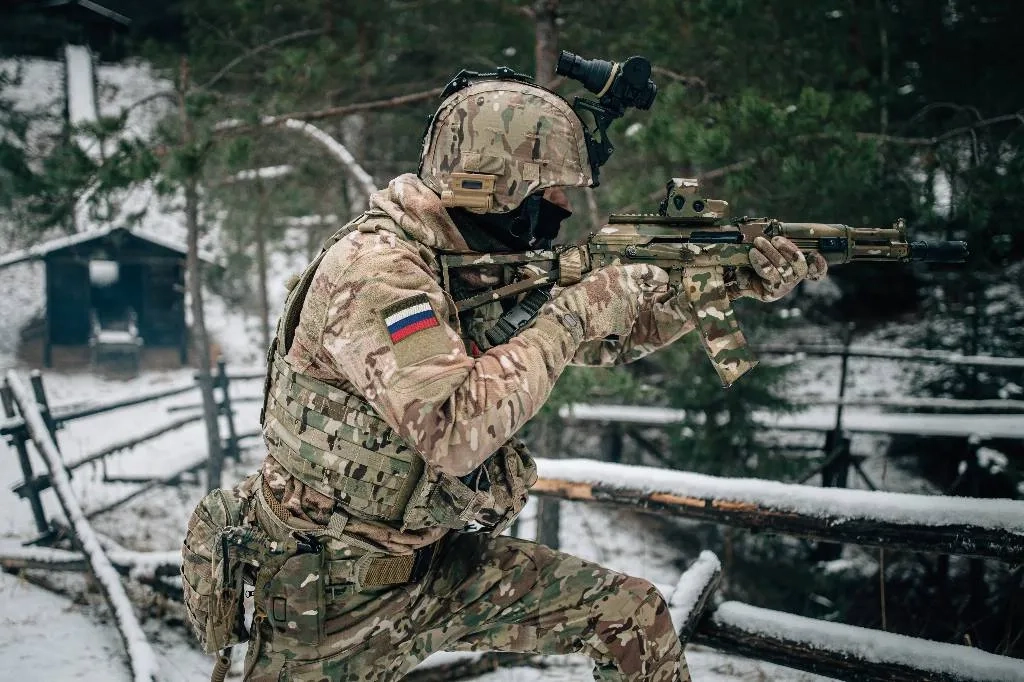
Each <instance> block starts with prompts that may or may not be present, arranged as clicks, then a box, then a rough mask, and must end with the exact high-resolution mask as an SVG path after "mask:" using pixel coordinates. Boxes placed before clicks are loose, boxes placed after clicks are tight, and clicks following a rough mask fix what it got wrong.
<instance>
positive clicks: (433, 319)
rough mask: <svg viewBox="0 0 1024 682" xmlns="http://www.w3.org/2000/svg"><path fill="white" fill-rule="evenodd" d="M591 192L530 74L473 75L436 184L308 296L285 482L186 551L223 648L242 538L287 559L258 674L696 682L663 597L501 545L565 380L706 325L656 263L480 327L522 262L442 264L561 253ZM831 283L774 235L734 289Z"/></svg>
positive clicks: (274, 465) (396, 194)
mask: <svg viewBox="0 0 1024 682" xmlns="http://www.w3.org/2000/svg"><path fill="white" fill-rule="evenodd" d="M591 184H592V172H591V165H590V163H589V161H588V158H587V147H586V144H585V141H584V135H583V132H582V124H581V122H580V120H579V118H578V117H577V115H576V114H575V113H574V112H573V110H572V108H571V107H570V106H569V105H568V104H567V103H566V102H565V101H563V100H562V99H561V98H560V97H558V96H557V95H556V94H554V93H552V92H550V91H548V90H545V89H543V88H540V87H537V86H535V85H532V84H530V83H526V82H521V81H518V80H501V79H494V78H491V79H484V80H478V81H476V82H470V83H467V84H465V86H464V87H462V88H461V89H458V90H457V91H455V92H454V93H452V94H450V95H449V96H448V97H447V98H446V99H445V100H444V101H443V103H442V104H441V106H440V108H439V110H438V111H437V113H436V114H435V116H434V117H433V119H432V120H431V123H430V126H429V128H428V130H427V133H426V137H425V140H424V144H423V149H422V153H421V160H420V168H419V173H418V174H416V175H413V174H406V175H402V176H400V177H398V178H396V179H394V180H393V181H391V183H390V184H389V185H388V187H387V188H386V189H384V190H381V191H378V192H377V193H375V194H373V195H372V196H371V197H370V208H369V209H368V210H367V211H366V212H365V213H363V214H362V215H361V216H359V217H358V218H356V219H355V220H353V221H352V222H351V223H350V224H349V225H347V226H346V227H344V228H343V229H341V230H340V231H339V232H338V233H337V234H335V235H334V236H333V237H332V238H331V239H330V240H328V242H327V243H326V244H325V246H324V250H323V251H322V252H321V254H320V255H319V257H318V258H317V259H316V260H315V261H313V263H311V264H310V265H309V267H308V268H307V269H306V270H305V271H304V273H303V274H302V276H301V277H300V278H299V279H298V281H297V282H295V283H294V285H293V287H292V289H291V292H290V294H289V297H288V300H287V303H286V306H285V311H284V314H283V315H282V317H281V321H280V323H279V325H278V333H277V337H276V339H275V341H274V343H273V344H272V347H271V349H270V353H269V358H268V360H269V370H268V379H267V386H266V389H267V390H266V393H267V395H266V403H265V406H264V415H263V426H264V435H265V439H266V443H267V447H268V455H267V457H266V460H265V462H264V464H263V467H262V470H261V472H260V473H259V474H256V475H254V476H252V477H250V478H249V479H247V480H246V481H245V482H244V483H243V484H242V485H240V486H239V487H238V488H236V490H235V491H234V493H233V494H231V495H227V494H225V493H224V492H223V491H219V493H218V495H219V496H216V495H215V496H214V498H215V499H213V501H211V498H207V500H204V503H203V504H201V505H200V507H199V508H198V509H197V510H196V513H195V514H194V515H193V518H192V520H191V521H190V524H189V536H188V538H187V539H186V543H185V548H184V550H183V552H184V554H185V562H184V575H185V578H186V579H185V591H186V601H187V603H188V604H189V609H190V615H191V616H192V619H193V621H194V622H195V623H196V624H197V628H198V631H199V634H200V638H201V639H203V641H204V644H206V646H207V648H208V649H211V648H212V649H216V648H220V647H221V646H223V645H225V644H226V643H229V642H230V640H229V639H225V638H224V637H221V636H214V635H211V632H213V630H215V629H216V628H215V627H213V628H212V629H211V627H212V626H216V625H217V623H216V621H217V620H218V619H220V620H222V621H223V620H230V621H232V622H231V623H229V624H228V627H229V629H230V627H233V626H235V625H237V622H236V621H237V618H238V616H237V610H232V609H231V608H228V609H227V611H228V613H229V615H227V616H222V615H217V614H219V613H220V611H219V609H220V608H221V606H222V605H219V604H220V602H218V601H217V598H216V595H218V594H222V593H221V592H218V590H219V589H221V588H224V585H225V583H226V582H228V583H230V582H231V581H233V580H234V578H232V577H230V576H233V575H234V573H233V571H234V565H233V564H232V560H231V557H232V556H233V555H232V553H231V549H230V548H229V544H230V542H228V541H224V542H223V547H224V549H223V552H221V550H220V549H219V548H218V547H219V546H218V545H217V542H215V541H214V540H215V539H216V538H223V537H226V536H223V534H222V535H218V533H219V532H220V530H219V529H220V528H221V527H223V526H231V525H234V524H240V525H242V526H246V527H249V528H252V529H255V532H256V533H257V534H258V535H259V536H260V537H261V538H262V537H264V535H265V536H266V539H267V540H268V542H269V547H270V548H271V549H270V550H269V551H268V553H266V555H265V556H263V557H262V558H260V559H259V560H257V561H252V562H250V563H252V564H259V570H258V571H255V572H254V571H249V575H248V580H251V581H252V582H253V583H254V585H255V596H254V599H255V614H254V618H253V622H252V626H251V629H250V636H251V641H250V644H249V651H248V656H247V658H246V663H245V672H244V679H246V680H251V681H253V682H266V681H270V680H300V681H303V682H305V681H313V680H316V681H319V680H330V681H333V682H337V681H340V680H359V681H367V682H369V681H384V680H397V679H400V678H401V677H402V676H403V675H404V674H405V673H407V672H408V671H409V670H410V669H412V668H413V666H415V665H416V664H417V663H419V662H420V661H422V660H423V659H424V658H426V657H427V656H428V655H429V654H431V653H433V652H435V651H441V650H459V651H482V650H499V651H518V652H536V653H541V654H566V653H581V654H585V655H587V656H589V657H591V658H592V659H593V660H594V661H595V664H596V668H595V673H594V674H595V679H598V680H622V681H626V680H628V681H631V682H640V681H645V682H679V681H681V680H688V679H689V673H688V672H687V667H686V661H685V659H684V657H683V651H682V646H681V644H680V641H679V638H678V636H677V634H676V633H675V631H674V629H673V626H672V623H671V620H670V617H669V613H668V609H667V607H666V604H665V601H664V599H663V598H662V595H660V594H659V593H658V591H657V590H656V589H655V588H654V586H653V585H652V584H651V583H650V582H648V581H646V580H643V579H640V578H636V577H631V576H628V575H623V574H621V573H616V572H614V571H611V570H608V569H605V568H603V567H601V566H599V565H596V564H593V563H590V562H587V561H583V560H581V559H578V558H576V557H573V556H570V555H568V554H564V553H561V552H557V551H554V550H552V549H550V548H548V547H545V546H542V545H538V544H536V543H533V542H529V541H526V540H520V539H516V538H512V537H507V536H502V535H501V532H502V531H503V530H504V529H505V528H507V527H508V525H509V524H510V523H511V522H512V520H513V519H514V518H515V516H516V515H517V514H518V513H519V511H520V510H521V509H522V507H523V505H524V504H525V501H526V497H527V489H528V488H529V487H530V486H531V485H532V484H533V482H534V481H535V479H536V472H535V467H534V463H533V460H532V459H531V458H530V456H529V455H528V454H527V452H526V450H525V448H524V447H523V445H522V443H521V442H519V441H518V440H517V439H516V438H515V434H516V432H517V431H518V430H519V429H520V428H521V427H522V426H523V425H524V424H525V423H526V422H527V421H528V420H529V419H530V418H531V417H532V416H533V415H534V414H535V413H536V412H537V410H538V409H539V408H540V407H541V405H542V404H543V403H544V401H545V400H546V398H547V397H548V394H549V392H550V391H551V388H552V385H553V384H554V382H555V380H556V379H557V377H558V376H559V374H560V373H561V372H562V370H563V369H564V368H565V366H566V365H568V364H570V363H573V364H585V365H609V364H614V363H618V362H628V361H631V360H635V359H636V358H639V357H642V356H643V355H645V354H647V353H650V352H652V351H655V350H657V349H658V348H661V347H663V346H665V345H667V344H670V343H672V342H673V341H674V340H676V339H678V338H679V337H681V336H682V335H684V334H686V333H687V332H689V331H690V330H692V329H693V328H694V315H695V313H694V310H693V308H692V306H691V304H690V301H689V300H688V297H687V294H686V292H685V291H682V290H678V289H677V288H676V287H674V286H670V285H669V280H668V276H667V274H666V273H665V272H664V271H663V270H661V269H659V268H656V267H652V266H648V265H626V266H611V267H606V268H602V269H599V270H597V271H595V272H593V273H591V274H590V275H589V276H587V277H585V278H584V279H583V281H582V282H580V283H578V284H574V285H571V286H566V287H563V288H561V289H556V290H555V292H554V295H553V297H552V298H551V299H550V301H548V302H546V303H545V304H544V305H543V307H541V308H540V310H539V312H538V313H537V314H536V317H535V319H534V320H533V322H532V324H531V325H529V326H528V328H525V329H524V330H523V331H521V332H520V333H518V334H517V335H515V336H514V337H513V338H511V339H510V340H508V341H507V342H505V343H500V344H497V345H493V344H492V343H490V342H489V340H488V337H487V334H486V331H487V330H488V329H490V328H491V327H492V326H493V325H494V323H495V321H496V320H497V319H498V318H499V316H500V315H501V314H502V312H503V306H502V304H501V303H500V302H493V303H490V304H487V305H485V306H482V307H479V308H476V309H475V310H472V311H467V312H465V313H463V314H461V315H460V314H458V313H457V312H456V310H455V307H454V303H453V297H456V296H458V295H460V293H457V292H456V290H458V291H459V292H461V293H464V292H467V291H472V290H474V289H479V288H481V287H488V286H493V285H494V284H496V283H500V282H499V279H500V277H501V273H502V270H501V268H496V269H494V270H493V271H488V270H487V269H486V268H482V269H480V270H479V271H474V273H473V274H472V275H464V276H462V277H460V278H458V279H456V280H455V281H452V282H451V283H450V286H449V289H450V290H446V289H445V287H444V286H443V277H442V273H441V272H440V271H439V268H438V265H437V258H436V255H437V254H438V253H440V252H445V251H457V252H467V251H476V252H495V251H513V250H523V249H527V248H531V247H537V246H538V245H541V244H545V243H547V242H548V241H549V240H550V239H551V238H552V237H554V235H555V234H556V233H557V231H558V225H559V222H560V221H561V220H562V219H563V218H564V217H565V216H567V215H568V214H569V212H568V211H567V210H566V204H565V202H564V198H563V197H564V195H562V193H561V189H560V188H563V187H588V186H590V185H591ZM819 258H820V257H819ZM482 260H484V262H486V259H482ZM825 269H826V265H825V262H824V260H823V259H820V260H819V259H815V260H813V261H812V262H811V263H810V264H808V262H807V261H806V260H805V257H804V255H803V254H802V253H801V252H800V251H799V250H798V249H797V248H796V247H795V246H794V245H793V244H792V243H791V242H789V241H787V240H785V239H781V238H776V239H774V240H772V241H771V242H769V241H768V240H765V239H760V240H759V242H758V243H757V250H752V251H751V268H750V269H749V271H745V270H741V274H740V275H739V276H737V278H736V279H735V280H734V281H733V282H731V283H730V294H731V296H733V297H736V296H751V297H754V298H757V299H760V300H765V301H768V300H775V299H777V298H779V297H781V296H783V295H784V294H786V293H787V292H788V291H789V290H791V289H792V288H793V287H794V286H795V285H796V284H797V283H798V282H799V281H800V280H801V279H804V278H806V277H813V278H817V277H820V276H822V275H824V273H825ZM250 536H251V534H250V535H247V536H246V537H250ZM211 555H212V557H213V568H214V571H213V574H212V577H209V578H206V577H204V576H209V575H210V569H209V566H210V557H211ZM218 557H219V558H218ZM204 567H205V568H204ZM218 567H223V572H224V576H225V577H223V578H222V577H220V569H219V568H218ZM202 570H205V571H206V574H202ZM197 576H198V577H197ZM204 581H207V582H204ZM211 585H214V587H211ZM216 586H219V587H216ZM211 594H212V595H214V598H213V601H212V602H211V601H209V599H211V597H210V595H211ZM204 598H205V599H207V600H208V601H206V602H204V601H203V599H204ZM229 606H230V605H229ZM211 624H212V625H211Z"/></svg>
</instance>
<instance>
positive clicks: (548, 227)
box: [448, 194, 572, 253]
mask: <svg viewBox="0 0 1024 682" xmlns="http://www.w3.org/2000/svg"><path fill="white" fill-rule="evenodd" d="M448 215H450V216H451V218H452V221H454V222H455V226H456V227H458V228H459V232H460V233H461V234H462V236H463V238H465V240H466V243H467V244H468V245H469V248H470V249H472V250H473V251H479V252H483V253H486V252H487V251H526V250H530V249H546V248H548V247H550V246H551V242H552V240H554V238H555V237H557V236H558V229H559V227H561V224H562V221H563V220H565V219H566V218H568V217H569V216H571V215H572V211H569V210H566V209H564V208H562V207H561V206H559V205H557V204H554V203H552V202H550V201H548V200H547V199H545V198H544V197H543V196H541V195H540V194H533V195H530V196H528V197H527V198H526V199H525V200H524V201H523V203H521V204H519V206H518V207H516V209H515V210H513V211H509V212H508V213H472V212H470V211H467V210H466V209H464V208H449V209H448Z"/></svg>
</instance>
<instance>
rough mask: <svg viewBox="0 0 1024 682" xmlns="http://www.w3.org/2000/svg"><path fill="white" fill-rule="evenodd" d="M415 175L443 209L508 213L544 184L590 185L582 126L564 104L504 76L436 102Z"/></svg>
mask: <svg viewBox="0 0 1024 682" xmlns="http://www.w3.org/2000/svg"><path fill="white" fill-rule="evenodd" d="M419 177H420V179H421V180H423V182H424V184H426V185H427V187H429V188H430V189H432V190H433V191H435V192H436V193H437V194H438V195H439V196H440V197H441V200H442V203H444V205H445V206H449V207H451V206H462V207H465V208H467V209H468V210H470V211H473V212H476V213H508V212H509V211H512V210H515V208H516V207H517V206H519V205H520V204H521V203H522V202H523V200H524V199H526V197H528V196H530V195H531V194H533V193H535V192H537V191H540V190H543V189H546V188H548V187H589V186H591V185H592V184H593V176H592V173H591V170H590V162H589V160H588V157H587V144H586V138H585V135H584V128H583V123H582V122H581V121H580V119H579V117H578V116H577V115H576V112H574V111H573V110H572V107H570V106H569V104H568V102H566V101H565V100H563V99H562V98H561V97H559V96H558V95H556V94H555V93H553V92H551V91H550V90H546V89H544V88H542V87H539V86H537V85H533V84H531V83H522V82H516V81H509V80H483V81H477V82H475V83H473V84H472V85H470V86H468V87H465V88H463V89H461V90H459V91H457V92H455V93H453V94H452V95H450V96H449V97H448V98H447V99H445V100H444V101H443V102H442V103H441V106H440V107H439V108H438V110H437V113H436V114H435V115H434V117H433V119H432V120H431V123H430V126H429V128H428V130H427V134H426V137H425V139H424V141H423V150H422V153H421V155H420V169H419ZM492 182H493V189H491V187H492V185H491V183H492ZM488 190H490V191H488Z"/></svg>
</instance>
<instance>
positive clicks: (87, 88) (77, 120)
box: [64, 45, 99, 152]
mask: <svg viewBox="0 0 1024 682" xmlns="http://www.w3.org/2000/svg"><path fill="white" fill-rule="evenodd" d="M64 60H65V64H66V67H67V79H66V83H67V93H68V94H67V102H68V121H69V122H70V123H71V125H73V126H80V125H82V124H86V123H94V122H95V121H96V119H97V118H98V116H99V110H98V109H97V107H96V75H95V71H94V69H93V60H92V52H90V51H89V48H88V47H86V46H84V45H67V46H66V47H65V48H64ZM86 151H89V150H88V149H86ZM96 151H97V152H98V151H99V150H98V149H97V150H96Z"/></svg>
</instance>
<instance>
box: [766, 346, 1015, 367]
mask: <svg viewBox="0 0 1024 682" xmlns="http://www.w3.org/2000/svg"><path fill="white" fill-rule="evenodd" d="M756 351H757V352H758V353H762V354H765V355H820V356H825V357H841V356H842V355H847V356H848V357H851V358H875V359H877V360H904V361H908V362H935V363H940V364H944V365H969V366H973V367H1002V368H1010V369H1024V358H1015V357H999V356H994V355H963V354H961V353H954V352H951V351H943V350H918V349H914V348H877V347H874V346H858V345H850V346H843V345H838V344H797V345H794V346H775V345H766V346H758V347H757V348H756Z"/></svg>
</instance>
